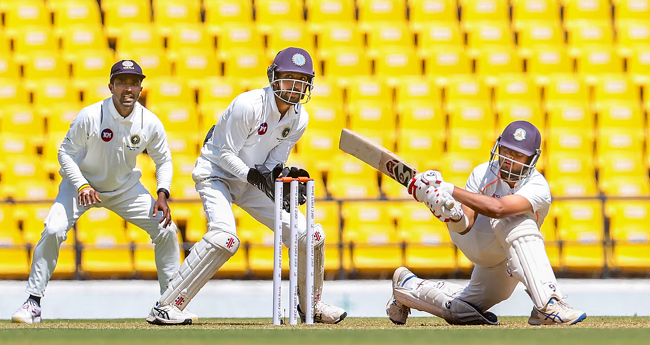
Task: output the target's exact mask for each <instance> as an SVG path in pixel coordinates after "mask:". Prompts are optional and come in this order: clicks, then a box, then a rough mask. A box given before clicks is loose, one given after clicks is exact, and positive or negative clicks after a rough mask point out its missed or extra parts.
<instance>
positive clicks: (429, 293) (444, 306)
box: [393, 281, 499, 325]
mask: <svg viewBox="0 0 650 345" xmlns="http://www.w3.org/2000/svg"><path fill="white" fill-rule="evenodd" d="M462 289H463V287H462V286H460V285H457V284H451V283H447V282H433V281H425V282H424V283H423V284H421V285H420V286H419V287H418V288H416V289H406V288H403V287H395V288H394V289H393V295H394V296H395V299H396V300H397V301H398V302H400V303H402V304H404V305H405V306H407V307H409V308H414V309H417V310H420V311H426V312H428V313H431V314H433V315H436V316H438V317H441V318H443V319H445V321H447V322H448V323H449V324H451V325H498V324H499V321H498V319H497V317H496V315H494V314H492V313H489V312H486V313H481V312H480V311H478V310H477V309H476V308H474V307H473V306H472V305H471V304H469V303H467V302H465V301H463V300H461V299H459V298H455V297H454V295H455V294H456V293H457V292H460V291H461V290H462Z"/></svg>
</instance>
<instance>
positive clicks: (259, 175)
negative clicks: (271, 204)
mask: <svg viewBox="0 0 650 345" xmlns="http://www.w3.org/2000/svg"><path fill="white" fill-rule="evenodd" d="M281 177H293V178H297V177H309V173H308V172H307V170H304V169H301V168H297V167H285V166H284V164H282V163H279V164H278V165H276V166H275V167H274V168H273V171H269V169H268V168H267V167H266V166H265V165H263V164H258V165H255V168H253V169H251V170H250V171H249V172H248V176H247V180H248V183H250V184H252V185H253V186H255V187H257V188H258V189H259V190H261V191H262V192H263V193H264V194H266V196H268V197H269V198H270V199H271V200H274V201H275V180H276V179H278V178H281ZM290 196H291V188H290V183H289V182H285V183H284V186H283V188H282V208H283V209H284V210H285V211H287V212H289V210H290V205H291V200H290ZM306 201H307V187H306V184H305V183H303V182H301V183H299V184H298V203H299V204H300V205H302V204H304V203H305V202H306Z"/></svg>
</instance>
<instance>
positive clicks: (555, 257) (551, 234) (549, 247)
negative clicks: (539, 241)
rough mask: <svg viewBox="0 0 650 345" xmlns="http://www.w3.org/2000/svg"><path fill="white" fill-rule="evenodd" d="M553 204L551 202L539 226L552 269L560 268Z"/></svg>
mask: <svg viewBox="0 0 650 345" xmlns="http://www.w3.org/2000/svg"><path fill="white" fill-rule="evenodd" d="M555 209H556V208H555V205H554V204H551V207H550V209H549V213H548V214H547V215H546V218H545V219H544V224H542V227H541V228H540V232H541V233H542V236H544V247H545V248H546V255H548V259H549V261H550V262H551V266H552V267H553V268H554V269H559V268H560V266H561V265H560V243H559V241H558V237H557V229H556V228H555V222H556V215H555V213H556V211H555Z"/></svg>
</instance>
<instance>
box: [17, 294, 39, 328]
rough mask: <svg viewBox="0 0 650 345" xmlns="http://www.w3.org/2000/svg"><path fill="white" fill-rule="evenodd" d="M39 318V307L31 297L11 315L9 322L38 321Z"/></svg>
mask: <svg viewBox="0 0 650 345" xmlns="http://www.w3.org/2000/svg"><path fill="white" fill-rule="evenodd" d="M41 321H43V319H42V318H41V307H40V306H39V305H38V303H36V301H34V300H33V299H28V300H27V301H25V303H23V305H22V306H21V307H20V308H19V309H18V310H16V312H15V313H14V314H13V315H12V316H11V322H15V323H39V322H41Z"/></svg>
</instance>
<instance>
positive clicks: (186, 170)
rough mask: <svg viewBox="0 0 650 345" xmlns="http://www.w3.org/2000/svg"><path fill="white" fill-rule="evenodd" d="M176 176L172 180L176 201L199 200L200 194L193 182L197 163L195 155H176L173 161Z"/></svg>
mask: <svg viewBox="0 0 650 345" xmlns="http://www.w3.org/2000/svg"><path fill="white" fill-rule="evenodd" d="M172 163H173V165H174V171H175V172H176V174H177V175H176V176H174V178H173V179H172V186H171V189H172V191H173V193H174V200H199V199H200V197H199V193H198V192H197V191H196V188H195V184H194V181H193V180H192V170H194V163H196V156H195V155H180V154H177V155H174V159H173V160H172Z"/></svg>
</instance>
